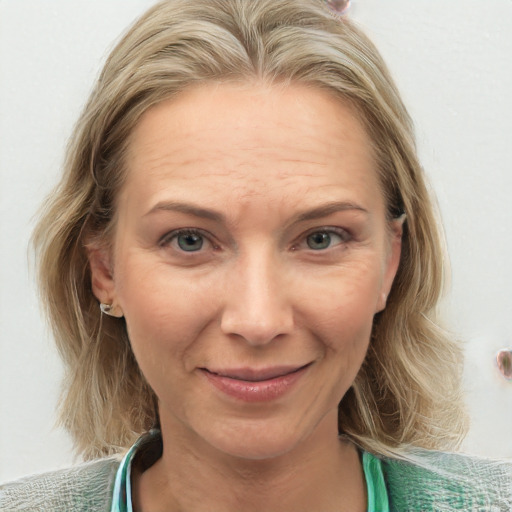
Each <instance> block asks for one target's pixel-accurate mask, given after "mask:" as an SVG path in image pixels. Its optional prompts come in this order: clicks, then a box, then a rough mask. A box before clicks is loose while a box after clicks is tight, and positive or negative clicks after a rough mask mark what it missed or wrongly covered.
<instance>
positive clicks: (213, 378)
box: [200, 363, 311, 402]
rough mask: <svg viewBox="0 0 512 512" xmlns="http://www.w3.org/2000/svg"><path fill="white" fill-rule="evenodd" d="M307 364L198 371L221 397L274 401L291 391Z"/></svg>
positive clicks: (251, 400) (203, 369)
mask: <svg viewBox="0 0 512 512" xmlns="http://www.w3.org/2000/svg"><path fill="white" fill-rule="evenodd" d="M310 364H311V363H308V364H306V365H303V366H293V367H291V366H280V367H272V368H265V369H260V370H255V369H251V368H237V369H223V370H215V371H213V370H210V369H207V368H201V369H200V371H201V372H202V374H203V375H204V376H205V377H206V378H207V380H208V381H209V382H210V384H212V385H213V386H214V387H215V388H217V389H218V390H220V391H221V392H222V393H223V394H225V395H228V396H230V397H232V398H236V399H238V400H243V401H245V402H265V401H269V400H275V399H277V398H279V397H281V396H283V395H284V394H286V393H287V392H288V391H291V389H292V388H293V387H295V384H296V383H297V381H299V380H300V379H301V377H302V376H303V375H304V374H305V373H306V371H307V369H308V368H309V366H310Z"/></svg>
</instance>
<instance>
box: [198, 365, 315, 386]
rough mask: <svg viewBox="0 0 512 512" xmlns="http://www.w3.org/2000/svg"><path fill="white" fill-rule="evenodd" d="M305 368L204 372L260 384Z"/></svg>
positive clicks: (206, 369) (277, 367)
mask: <svg viewBox="0 0 512 512" xmlns="http://www.w3.org/2000/svg"><path fill="white" fill-rule="evenodd" d="M306 366H308V364H306V365H302V366H275V367H272V368H262V369H259V370H257V369H253V368H237V369H229V370H211V369H209V368H204V370H205V371H206V372H209V373H211V374H213V375H218V376H220V377H227V378H228V379H235V380H243V381H247V382H262V381H265V380H271V379H276V378H278V377H283V376H285V375H290V374H291V373H294V372H297V371H299V370H301V369H302V368H305V367H306Z"/></svg>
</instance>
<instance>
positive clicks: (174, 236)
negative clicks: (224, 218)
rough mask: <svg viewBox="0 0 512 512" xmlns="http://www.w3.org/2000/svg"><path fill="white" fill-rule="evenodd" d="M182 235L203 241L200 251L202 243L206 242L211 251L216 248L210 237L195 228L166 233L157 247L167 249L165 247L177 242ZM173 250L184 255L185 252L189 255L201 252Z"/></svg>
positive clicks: (177, 248)
mask: <svg viewBox="0 0 512 512" xmlns="http://www.w3.org/2000/svg"><path fill="white" fill-rule="evenodd" d="M183 235H185V236H187V235H188V236H194V235H195V236H198V237H200V238H201V240H202V241H203V242H202V243H201V247H200V249H202V246H203V244H204V241H206V242H207V243H208V244H209V245H210V246H211V247H212V248H213V249H217V248H218V246H217V245H216V244H214V243H213V242H212V239H211V236H209V235H208V234H207V233H205V232H204V231H201V230H200V229H195V228H188V229H178V230H176V231H171V232H170V233H167V234H166V235H164V236H163V237H162V238H161V239H160V242H159V244H158V245H159V246H160V247H167V246H169V245H171V244H172V242H173V241H177V240H178V237H180V236H183ZM175 249H176V250H177V251H180V252H183V253H186V252H190V253H195V252H201V250H198V251H185V250H184V249H181V248H179V247H175Z"/></svg>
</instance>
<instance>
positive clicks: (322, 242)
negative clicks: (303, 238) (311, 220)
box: [307, 233, 331, 249]
mask: <svg viewBox="0 0 512 512" xmlns="http://www.w3.org/2000/svg"><path fill="white" fill-rule="evenodd" d="M307 242H308V246H309V248H310V249H327V247H329V245H330V244H331V237H330V235H329V233H313V234H312V235H309V236H308V240H307Z"/></svg>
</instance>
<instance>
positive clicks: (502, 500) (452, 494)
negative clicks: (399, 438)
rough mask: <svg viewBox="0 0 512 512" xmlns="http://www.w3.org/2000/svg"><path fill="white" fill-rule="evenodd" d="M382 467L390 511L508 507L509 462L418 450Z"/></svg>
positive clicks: (495, 511)
mask: <svg viewBox="0 0 512 512" xmlns="http://www.w3.org/2000/svg"><path fill="white" fill-rule="evenodd" d="M382 468H383V473H384V478H385V480H386V485H387V488H388V493H389V499H390V503H391V509H392V510H396V511H402V510H404V511H410V510H425V511H426V510H432V511H434V510H435V511H455V510H478V511H492V512H501V511H507V512H510V510H512V461H495V460H488V459H483V458H478V457H472V456H468V455H461V454H454V453H445V452H436V451H426V450H419V451H414V452H411V453H410V454H408V455H407V456H406V457H405V459H404V460H398V459H389V458H385V459H382Z"/></svg>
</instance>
